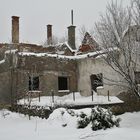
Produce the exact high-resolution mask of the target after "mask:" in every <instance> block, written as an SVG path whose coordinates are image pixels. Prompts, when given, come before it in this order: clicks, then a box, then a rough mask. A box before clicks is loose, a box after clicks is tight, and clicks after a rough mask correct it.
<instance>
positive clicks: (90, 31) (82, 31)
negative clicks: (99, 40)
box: [79, 25, 94, 41]
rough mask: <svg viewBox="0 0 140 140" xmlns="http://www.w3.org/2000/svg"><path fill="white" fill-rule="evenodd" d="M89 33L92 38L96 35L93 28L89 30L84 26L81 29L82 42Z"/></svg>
mask: <svg viewBox="0 0 140 140" xmlns="http://www.w3.org/2000/svg"><path fill="white" fill-rule="evenodd" d="M87 32H88V33H89V34H90V35H91V36H93V34H94V30H93V29H92V28H91V29H89V30H88V29H87V28H86V26H85V25H82V26H81V27H80V28H79V35H80V41H83V39H84V36H85V34H86V33H87Z"/></svg>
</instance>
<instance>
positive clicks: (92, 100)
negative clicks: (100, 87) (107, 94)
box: [91, 90, 93, 101]
mask: <svg viewBox="0 0 140 140" xmlns="http://www.w3.org/2000/svg"><path fill="white" fill-rule="evenodd" d="M91 95H92V101H93V90H92V91H91Z"/></svg>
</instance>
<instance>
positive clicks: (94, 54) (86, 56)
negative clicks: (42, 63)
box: [18, 48, 118, 60]
mask: <svg viewBox="0 0 140 140" xmlns="http://www.w3.org/2000/svg"><path fill="white" fill-rule="evenodd" d="M115 50H118V48H108V49H104V50H100V51H96V52H89V53H86V54H82V55H74V56H66V55H59V54H49V53H33V52H19V53H18V54H19V55H20V56H36V57H54V58H58V59H70V60H77V59H84V58H88V57H95V58H101V57H99V56H98V55H100V56H102V57H105V54H104V53H107V52H110V51H115ZM97 56H98V57H97Z"/></svg>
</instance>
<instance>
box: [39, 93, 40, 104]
mask: <svg viewBox="0 0 140 140" xmlns="http://www.w3.org/2000/svg"><path fill="white" fill-rule="evenodd" d="M39 102H40V92H39Z"/></svg>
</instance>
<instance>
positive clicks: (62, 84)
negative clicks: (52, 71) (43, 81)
mask: <svg viewBox="0 0 140 140" xmlns="http://www.w3.org/2000/svg"><path fill="white" fill-rule="evenodd" d="M58 90H68V78H67V77H58Z"/></svg>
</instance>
